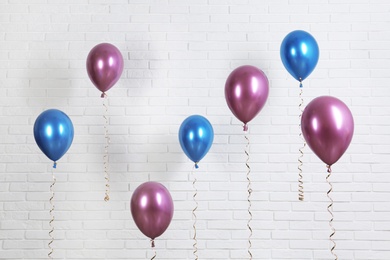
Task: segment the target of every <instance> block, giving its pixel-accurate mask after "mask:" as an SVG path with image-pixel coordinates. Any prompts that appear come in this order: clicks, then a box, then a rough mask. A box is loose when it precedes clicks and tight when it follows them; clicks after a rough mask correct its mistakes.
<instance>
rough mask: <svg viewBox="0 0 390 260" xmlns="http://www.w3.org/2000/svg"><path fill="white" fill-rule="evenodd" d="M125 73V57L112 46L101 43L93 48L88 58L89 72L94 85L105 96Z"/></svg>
mask: <svg viewBox="0 0 390 260" xmlns="http://www.w3.org/2000/svg"><path fill="white" fill-rule="evenodd" d="M122 71H123V57H122V54H121V53H120V51H119V50H118V49H117V48H116V47H115V46H114V45H112V44H109V43H101V44H98V45H96V46H95V47H93V48H92V50H91V51H90V52H89V54H88V57H87V72H88V76H89V78H90V79H91V81H92V83H93V84H94V85H95V87H96V88H97V89H99V90H100V91H101V92H103V93H102V97H103V96H104V92H106V91H107V90H109V89H110V88H112V87H113V86H114V85H115V83H116V82H117V81H118V80H119V78H120V77H121V75H122Z"/></svg>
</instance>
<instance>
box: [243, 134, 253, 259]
mask: <svg viewBox="0 0 390 260" xmlns="http://www.w3.org/2000/svg"><path fill="white" fill-rule="evenodd" d="M245 139H246V140H247V144H246V147H245V154H246V156H247V159H246V162H245V165H246V167H247V168H248V171H247V174H246V179H247V180H248V186H247V189H248V213H249V220H248V223H247V227H248V229H249V232H250V233H249V237H248V242H249V247H248V254H249V259H252V252H251V248H252V242H251V238H252V233H253V232H252V228H251V226H250V223H251V221H252V212H251V207H252V202H251V199H250V198H251V194H252V183H251V180H250V178H249V174H250V172H251V168H250V167H249V164H248V162H249V144H250V143H249V138H248V136H247V135H245Z"/></svg>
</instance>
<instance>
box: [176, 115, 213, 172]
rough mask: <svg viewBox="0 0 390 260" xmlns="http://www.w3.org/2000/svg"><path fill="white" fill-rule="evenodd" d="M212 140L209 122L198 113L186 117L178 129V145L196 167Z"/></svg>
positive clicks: (211, 128) (211, 129)
mask: <svg viewBox="0 0 390 260" xmlns="http://www.w3.org/2000/svg"><path fill="white" fill-rule="evenodd" d="M213 140H214V130H213V127H212V126H211V124H210V122H209V121H208V120H207V119H206V118H204V117H203V116H199V115H192V116H189V117H187V118H186V119H185V120H184V121H183V123H182V124H181V126H180V129H179V141H180V146H181V148H182V149H183V151H184V153H185V154H186V155H187V157H188V158H190V160H192V161H193V162H194V163H195V167H196V168H198V162H199V161H200V160H201V159H202V158H203V157H204V156H205V155H206V154H207V152H208V151H209V150H210V147H211V145H212V143H213Z"/></svg>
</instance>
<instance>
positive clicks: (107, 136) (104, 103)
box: [101, 92, 110, 202]
mask: <svg viewBox="0 0 390 260" xmlns="http://www.w3.org/2000/svg"><path fill="white" fill-rule="evenodd" d="M101 97H102V98H104V100H103V108H104V114H103V118H104V139H105V140H106V142H105V146H104V155H103V164H104V179H105V180H106V185H105V186H106V192H105V197H104V201H106V202H107V201H109V200H110V175H109V170H108V146H109V144H110V136H109V135H108V117H107V112H108V107H107V104H106V102H107V95H106V93H104V92H103V93H102V95H101Z"/></svg>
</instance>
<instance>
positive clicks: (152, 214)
mask: <svg viewBox="0 0 390 260" xmlns="http://www.w3.org/2000/svg"><path fill="white" fill-rule="evenodd" d="M130 208H131V215H132V216H133V219H134V222H135V224H136V225H137V227H138V228H139V230H141V232H142V233H143V234H144V235H145V236H147V237H149V238H150V239H152V240H154V239H155V238H156V237H158V236H160V235H161V234H162V233H164V232H165V230H166V229H167V228H168V226H169V224H170V223H171V220H172V217H173V201H172V197H171V194H170V193H169V191H168V190H167V188H165V186H164V185H162V184H160V183H158V182H152V181H150V182H145V183H143V184H141V185H140V186H139V187H138V188H137V189H136V190H135V191H134V193H133V196H132V197H131V201H130Z"/></svg>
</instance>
